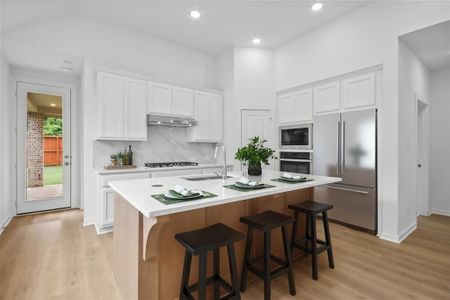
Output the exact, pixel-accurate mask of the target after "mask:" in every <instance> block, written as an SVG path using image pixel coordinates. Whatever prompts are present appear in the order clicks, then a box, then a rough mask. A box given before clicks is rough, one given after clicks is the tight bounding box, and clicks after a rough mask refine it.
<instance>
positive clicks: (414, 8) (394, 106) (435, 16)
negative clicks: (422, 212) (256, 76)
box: [275, 1, 450, 241]
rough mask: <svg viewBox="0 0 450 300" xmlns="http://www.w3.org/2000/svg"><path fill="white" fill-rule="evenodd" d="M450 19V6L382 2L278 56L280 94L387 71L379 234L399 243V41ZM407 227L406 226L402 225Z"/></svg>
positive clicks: (282, 50) (330, 25)
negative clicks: (377, 68)
mask: <svg viewBox="0 0 450 300" xmlns="http://www.w3.org/2000/svg"><path fill="white" fill-rule="evenodd" d="M448 19H450V3H449V2H390V1H389V2H385V1H378V2H375V3H372V4H369V5H366V6H364V7H362V8H361V9H358V10H356V11H354V12H352V13H350V14H347V15H345V16H344V17H342V18H340V19H338V20H336V21H333V22H330V23H328V24H327V25H326V26H323V27H321V28H318V29H317V30H314V31H312V32H310V33H308V34H307V35H304V36H302V37H299V38H298V39H296V40H294V41H292V42H289V43H287V44H285V45H283V46H281V47H280V48H278V49H277V50H276V76H275V86H276V90H277V91H281V90H284V89H288V88H293V87H295V86H299V85H305V84H308V83H311V82H315V81H319V80H322V79H326V78H330V77H332V76H338V75H341V74H344V73H348V72H352V71H355V70H359V69H364V68H367V67H370V66H375V65H379V64H382V65H383V82H382V85H383V91H384V92H383V95H382V99H381V103H380V106H379V113H378V200H379V202H378V204H379V210H378V211H379V228H378V229H379V233H380V236H381V237H382V238H385V239H389V240H393V241H398V240H399V237H400V233H402V232H403V231H404V228H400V226H399V224H400V223H401V224H403V223H404V222H403V221H401V222H399V217H400V216H399V211H398V204H399V201H398V199H399V190H398V157H399V147H398V143H399V141H398V116H399V114H398V111H399V109H402V108H399V106H398V101H397V99H398V86H397V60H398V36H400V35H402V34H405V33H408V32H411V31H414V30H417V29H420V28H424V27H427V26H430V25H432V24H436V23H439V22H442V21H445V20H448ZM402 227H403V225H402Z"/></svg>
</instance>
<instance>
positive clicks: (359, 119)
mask: <svg viewBox="0 0 450 300" xmlns="http://www.w3.org/2000/svg"><path fill="white" fill-rule="evenodd" d="M341 126H342V130H341V139H342V142H341V145H342V150H341V164H340V165H341V177H342V184H348V185H354V186H364V187H370V188H375V187H376V111H375V110H363V111H354V112H348V113H343V114H342V116H341Z"/></svg>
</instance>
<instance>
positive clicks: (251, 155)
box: [234, 136, 277, 176]
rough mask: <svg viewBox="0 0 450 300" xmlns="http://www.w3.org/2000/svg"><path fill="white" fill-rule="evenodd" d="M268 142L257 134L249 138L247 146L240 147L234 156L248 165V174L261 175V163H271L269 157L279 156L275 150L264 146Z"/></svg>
mask: <svg viewBox="0 0 450 300" xmlns="http://www.w3.org/2000/svg"><path fill="white" fill-rule="evenodd" d="M266 142H267V141H266V140H262V139H261V138H260V137H259V136H255V137H253V138H250V139H249V143H248V144H247V146H245V147H242V148H238V150H237V152H236V155H235V157H234V158H235V159H237V160H239V161H241V162H243V163H244V164H246V165H248V175H255V176H258V175H261V174H262V170H261V163H263V164H265V165H269V159H276V158H277V157H276V156H275V155H274V154H275V151H274V150H272V149H271V148H269V147H265V146H264V143H266Z"/></svg>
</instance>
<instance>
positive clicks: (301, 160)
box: [280, 158, 312, 163]
mask: <svg viewBox="0 0 450 300" xmlns="http://www.w3.org/2000/svg"><path fill="white" fill-rule="evenodd" d="M280 161H293V162H308V163H310V162H312V159H291V158H280Z"/></svg>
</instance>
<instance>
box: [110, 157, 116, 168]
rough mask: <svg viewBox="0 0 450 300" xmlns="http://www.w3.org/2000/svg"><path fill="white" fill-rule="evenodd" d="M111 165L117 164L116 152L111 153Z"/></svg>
mask: <svg viewBox="0 0 450 300" xmlns="http://www.w3.org/2000/svg"><path fill="white" fill-rule="evenodd" d="M110 157H111V165H112V166H117V154H111V156H110Z"/></svg>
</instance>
